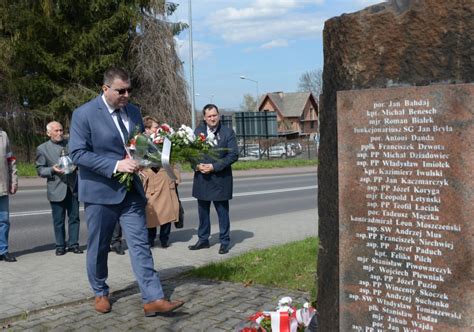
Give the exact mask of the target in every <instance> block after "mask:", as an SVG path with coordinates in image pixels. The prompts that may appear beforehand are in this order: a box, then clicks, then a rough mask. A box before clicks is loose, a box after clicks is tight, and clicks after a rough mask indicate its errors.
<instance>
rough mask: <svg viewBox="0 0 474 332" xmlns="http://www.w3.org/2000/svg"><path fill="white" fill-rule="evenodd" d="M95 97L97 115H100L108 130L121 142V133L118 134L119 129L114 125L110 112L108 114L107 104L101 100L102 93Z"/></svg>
mask: <svg viewBox="0 0 474 332" xmlns="http://www.w3.org/2000/svg"><path fill="white" fill-rule="evenodd" d="M97 98H98V100H97V103H98V109H99V116H100V117H102V119H103V120H104V123H105V124H107V127H109V130H110V132H111V133H113V134H114V136H116V137H117V138H118V139H119V140H120V141H121V142H123V141H122V135H121V134H120V131H119V129H118V128H117V126H116V125H115V122H114V119H112V114H110V112H109V109H108V108H107V105H105V103H104V101H103V100H102V95H100V96H99V97H97Z"/></svg>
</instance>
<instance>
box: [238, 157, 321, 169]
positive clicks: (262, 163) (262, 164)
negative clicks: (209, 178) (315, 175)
mask: <svg viewBox="0 0 474 332" xmlns="http://www.w3.org/2000/svg"><path fill="white" fill-rule="evenodd" d="M317 164H318V161H317V160H314V159H313V160H306V159H270V160H265V159H262V160H246V161H237V162H236V163H235V164H233V165H232V169H233V170H235V171H243V170H248V169H259V168H284V167H303V166H316V165H317Z"/></svg>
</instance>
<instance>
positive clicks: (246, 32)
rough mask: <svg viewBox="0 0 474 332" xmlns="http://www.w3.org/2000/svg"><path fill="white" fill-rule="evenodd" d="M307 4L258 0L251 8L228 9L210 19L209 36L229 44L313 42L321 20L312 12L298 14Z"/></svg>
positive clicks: (284, 0)
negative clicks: (296, 40) (275, 41)
mask: <svg viewBox="0 0 474 332" xmlns="http://www.w3.org/2000/svg"><path fill="white" fill-rule="evenodd" d="M314 2H315V1H314V0H312V1H311V3H312V4H314ZM308 3H309V1H304V0H303V1H291V0H259V1H257V2H256V3H255V4H254V6H252V7H245V8H240V9H237V8H235V7H227V8H224V9H220V10H218V11H216V12H214V13H212V14H211V15H209V17H208V25H209V26H210V29H211V31H212V32H214V33H216V34H219V35H220V36H221V38H223V39H224V40H225V41H226V42H230V43H244V42H268V41H271V40H274V39H291V38H301V37H302V38H316V37H318V36H319V35H320V33H321V30H322V28H323V25H324V19H323V18H318V17H317V16H316V13H315V12H313V13H307V12H305V11H303V10H301V8H303V9H304V5H305V4H308ZM270 4H271V5H270Z"/></svg>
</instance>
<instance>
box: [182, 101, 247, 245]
mask: <svg viewBox="0 0 474 332" xmlns="http://www.w3.org/2000/svg"><path fill="white" fill-rule="evenodd" d="M202 115H203V117H204V124H202V125H201V126H200V127H198V128H196V130H195V134H196V136H198V135H200V134H203V135H204V136H206V138H207V139H208V140H211V138H212V140H213V141H214V144H215V146H216V150H215V151H216V152H217V156H216V158H211V157H206V158H204V159H203V160H201V162H200V163H199V164H197V165H196V166H195V168H194V181H193V197H195V198H197V201H198V214H199V228H198V238H199V239H198V241H197V242H196V244H194V245H192V246H189V247H188V248H189V250H199V249H204V248H209V236H210V235H211V220H210V217H209V213H210V207H211V202H213V203H214V207H215V209H216V212H217V217H218V219H219V241H220V243H221V245H220V247H219V254H227V253H228V252H229V248H230V219H229V200H230V199H232V188H233V178H232V166H231V165H232V164H233V163H234V162H236V161H237V159H238V158H239V150H238V147H237V139H236V137H235V133H234V131H233V130H232V129H231V128H227V127H226V126H223V125H222V124H221V122H220V118H219V109H218V108H217V106H216V105H214V104H208V105H206V106H204V108H203V110H202Z"/></svg>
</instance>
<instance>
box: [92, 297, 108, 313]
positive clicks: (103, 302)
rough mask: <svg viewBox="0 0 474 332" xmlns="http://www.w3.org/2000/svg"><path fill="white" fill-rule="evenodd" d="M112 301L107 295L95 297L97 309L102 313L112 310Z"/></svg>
mask: <svg viewBox="0 0 474 332" xmlns="http://www.w3.org/2000/svg"><path fill="white" fill-rule="evenodd" d="M110 308H111V307H110V302H109V297H108V296H107V295H104V296H96V297H95V310H96V311H97V312H100V313H102V314H106V313H108V312H110Z"/></svg>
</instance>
